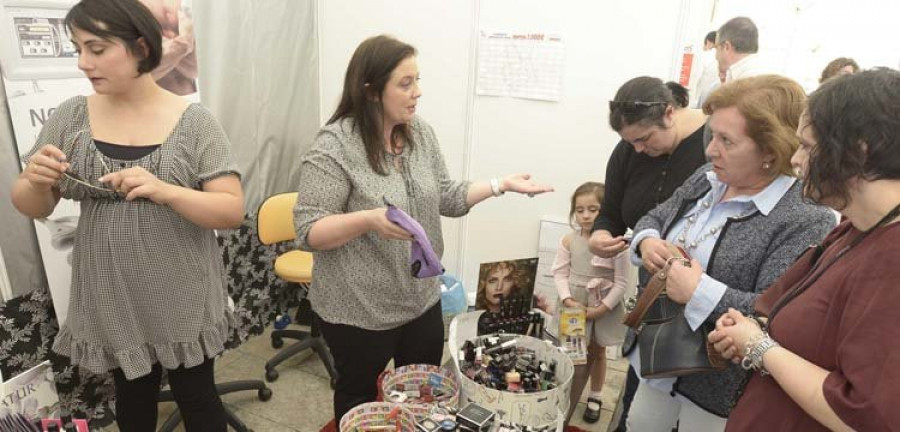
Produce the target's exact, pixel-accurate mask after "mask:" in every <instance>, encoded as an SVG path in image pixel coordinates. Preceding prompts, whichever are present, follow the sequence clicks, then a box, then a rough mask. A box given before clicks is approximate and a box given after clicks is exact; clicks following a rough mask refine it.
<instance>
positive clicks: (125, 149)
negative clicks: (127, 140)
mask: <svg viewBox="0 0 900 432" xmlns="http://www.w3.org/2000/svg"><path fill="white" fill-rule="evenodd" d="M94 145H96V146H97V150H100V153H103V154H104V155H105V156H106V157H110V158H113V159H119V160H138V159H140V158H142V157H144V156H147V155H148V154H150V153H153V152H154V151H156V149H158V148H159V147H160V146H161V145H162V144H154V145H148V146H126V145H121V144H113V143H108V142H106V141H100V140H96V139H95V140H94Z"/></svg>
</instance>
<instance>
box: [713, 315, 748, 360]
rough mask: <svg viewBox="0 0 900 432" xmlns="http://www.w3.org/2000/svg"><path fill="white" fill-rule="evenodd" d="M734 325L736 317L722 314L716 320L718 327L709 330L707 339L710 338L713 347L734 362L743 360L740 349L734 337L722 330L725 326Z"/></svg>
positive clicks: (726, 358) (723, 356)
mask: <svg viewBox="0 0 900 432" xmlns="http://www.w3.org/2000/svg"><path fill="white" fill-rule="evenodd" d="M733 325H734V319H733V318H731V317H730V316H728V314H727V313H725V314H722V316H720V317H719V319H718V320H716V329H715V330H713V331H711V332H709V335H707V337H706V339H707V340H709V343H711V344H712V345H713V348H714V349H715V350H716V352H718V353H719V355H721V356H722V358H724V359H725V360H731V361H732V362H733V363H738V362H740V360H741V358H740V356H739V354H740V351H738V349H737V347H736V346H735V345H734V339H732V338H731V336H728V335H726V334H725V332H723V331H722V329H724V328H725V327H731V326H733Z"/></svg>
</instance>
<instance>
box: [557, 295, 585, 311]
mask: <svg viewBox="0 0 900 432" xmlns="http://www.w3.org/2000/svg"><path fill="white" fill-rule="evenodd" d="M562 303H563V306H565V307H567V308H581V309H584V308H585V307H584V305H583V304H581V303H580V302H578V300H575V299H573V298H572V297H567V298H566V299H565V300H563V302H562Z"/></svg>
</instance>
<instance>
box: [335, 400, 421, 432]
mask: <svg viewBox="0 0 900 432" xmlns="http://www.w3.org/2000/svg"><path fill="white" fill-rule="evenodd" d="M398 424H399V429H398V428H397V425H398ZM388 427H390V428H388ZM381 428H384V429H385V430H390V431H400V432H416V417H415V416H414V415H413V413H411V412H410V411H409V410H407V409H406V408H404V407H403V406H402V405H399V404H394V403H388V402H369V403H364V404H362V405H358V406H356V407H354V408H353V409H351V410H350V411H347V413H346V414H344V416H343V417H341V430H342V431H364V430H376V429H381Z"/></svg>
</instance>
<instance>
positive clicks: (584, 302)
mask: <svg viewBox="0 0 900 432" xmlns="http://www.w3.org/2000/svg"><path fill="white" fill-rule="evenodd" d="M601 202H603V184H602V183H596V182H587V183H584V184H582V185H581V186H578V188H576V189H575V192H574V193H573V194H572V204H571V207H570V209H569V222H570V224H571V223H573V222H574V223H576V224H577V225H578V227H577V228H576V229H575V231H573V232H570V233H568V234H566V235H565V236H564V237H563V238H562V240H561V241H560V245H559V248H557V252H556V259H555V260H554V261H553V267H552V272H553V280H554V282H555V284H556V291H557V294H559V301H560V303H562V305H563V306H565V307H567V308H581V309H585V312H586V313H585V315H586V320H587V322H586V325H585V326H586V328H587V332H586V334H585V336H586V339H587V341H588V353H587V363H586V364H585V365H578V366H575V375H574V377H573V378H572V388H571V391H570V394H569V396H570V398H569V400H570V401H572V403H571V404H570V406H569V413H568V415H567V416H566V422H567V423H568V421H569V419H570V418H571V417H572V413H574V412H575V407H576V406H577V405H578V401H579V400H580V399H581V394H582V392H583V391H584V385H585V384H586V383H587V381H588V378H590V381H591V392H590V394H589V395H588V399H587V407H586V408H585V410H584V415H583V419H584V421H585V422H587V423H596V422H597V420H599V419H600V408H601V407H602V405H603V404H602V402H601V401H600V393H601V392H602V390H603V383H604V381H605V380H606V347H608V346H612V345H618V344H621V343H622V341H623V339H624V338H625V329H626V327H625V326H624V325H622V320H623V318H624V317H625V308H624V306H623V305H622V296H624V295H625V284H627V283H628V269H629V265H628V254H627V253H625V252H622V253H620V254H619V255H617V256H616V257H614V258H600V257H597V256H595V255H594V254H592V253H591V251H590V250H589V249H588V238H589V237H590V235H591V227H592V226H593V225H594V220H595V219H596V218H597V214H598V213H599V212H600V203H601Z"/></svg>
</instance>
